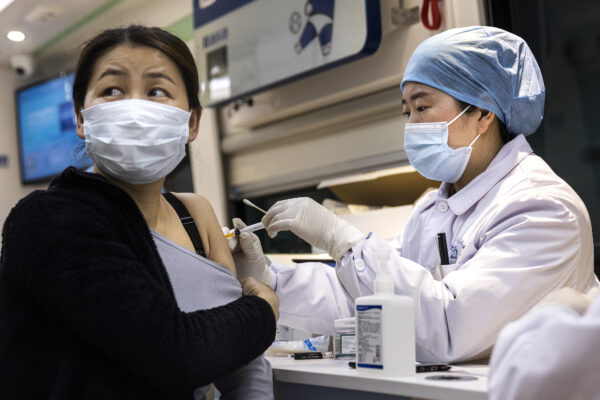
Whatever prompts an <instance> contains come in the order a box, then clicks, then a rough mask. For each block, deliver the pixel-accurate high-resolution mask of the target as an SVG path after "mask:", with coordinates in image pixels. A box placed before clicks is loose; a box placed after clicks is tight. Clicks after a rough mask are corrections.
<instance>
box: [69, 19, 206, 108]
mask: <svg viewBox="0 0 600 400" xmlns="http://www.w3.org/2000/svg"><path fill="white" fill-rule="evenodd" d="M122 44H129V45H138V46H148V47H153V48H155V49H157V50H160V51H162V52H163V53H165V54H166V55H167V56H168V57H169V58H171V60H173V62H174V63H175V64H176V65H177V67H178V68H179V72H180V73H181V76H182V78H183V82H184V83H185V88H186V91H187V98H188V104H189V107H190V109H193V108H198V107H200V100H198V90H199V82H198V69H197V68H196V63H195V61H194V57H193V56H192V53H191V52H190V49H189V48H188V46H187V45H186V44H185V42H183V40H181V39H179V38H178V37H177V36H175V35H173V34H172V33H169V32H167V31H165V30H164V29H161V28H157V27H147V26H143V25H129V26H126V27H122V28H115V29H107V30H105V31H103V32H101V33H100V34H99V35H97V36H96V37H94V38H92V39H91V40H89V41H88V42H86V43H85V44H84V46H83V49H82V50H81V53H80V54H79V60H78V61H77V66H76V67H75V80H74V82H73V104H74V106H75V110H77V111H79V110H81V109H82V108H83V103H84V101H85V94H86V92H87V90H88V85H89V83H90V78H91V76H92V71H93V70H94V67H95V65H96V61H98V58H100V57H101V56H102V55H103V54H105V53H106V52H107V51H109V50H110V49H112V48H114V47H116V46H119V45H122Z"/></svg>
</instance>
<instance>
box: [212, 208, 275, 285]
mask: <svg viewBox="0 0 600 400" xmlns="http://www.w3.org/2000/svg"><path fill="white" fill-rule="evenodd" d="M245 227H246V224H245V223H244V222H243V221H242V220H241V219H239V218H234V219H233V228H234V229H229V228H226V227H222V229H223V234H225V235H227V234H228V233H230V232H233V231H234V230H235V229H242V228H245ZM227 246H228V247H229V250H230V251H231V255H232V256H233V261H234V262H235V268H236V270H237V274H238V279H240V280H242V279H244V278H247V277H249V276H251V277H254V278H256V279H258V280H259V281H261V282H262V283H264V284H265V285H270V283H271V270H270V269H269V264H270V262H269V259H268V258H266V257H265V255H264V254H263V250H262V247H261V245H260V239H259V238H258V236H256V235H255V234H254V233H252V232H244V233H242V234H240V235H239V236H237V237H235V236H233V237H231V238H227Z"/></svg>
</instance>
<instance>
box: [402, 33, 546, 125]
mask: <svg viewBox="0 0 600 400" xmlns="http://www.w3.org/2000/svg"><path fill="white" fill-rule="evenodd" d="M406 82H418V83H423V84H425V85H428V86H432V87H434V88H436V89H438V90H441V91H442V92H444V93H447V94H449V95H450V96H452V97H454V98H455V99H457V100H460V101H463V102H465V103H469V104H472V105H474V106H477V107H480V108H483V109H484V110H488V111H492V112H493V113H494V114H496V115H497V116H498V118H499V119H500V121H502V122H503V123H504V126H506V129H507V130H508V131H509V132H510V133H511V134H513V135H515V136H516V135H518V134H521V133H522V134H524V135H529V134H531V133H533V132H535V130H536V129H537V128H538V127H539V126H540V124H541V122H542V118H543V116H544V98H545V91H546V89H545V88H544V81H543V80H542V73H541V72H540V68H539V66H538V64H537V62H536V61H535V58H534V57H533V54H532V53H531V50H529V46H527V43H525V41H524V40H523V39H521V38H520V37H518V36H517V35H514V34H512V33H510V32H506V31H504V30H502V29H499V28H494V27H490V26H472V27H467V28H455V29H449V30H447V31H444V32H442V33H439V34H437V35H435V36H432V37H430V38H429V39H427V40H425V41H424V42H422V43H421V44H420V45H419V46H418V47H417V49H416V50H415V52H414V53H413V54H412V56H411V57H410V60H409V61H408V65H407V66H406V71H405V72H404V76H403V78H402V83H401V84H400V87H401V89H402V90H404V84H405V83H406Z"/></svg>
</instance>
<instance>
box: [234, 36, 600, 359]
mask: <svg viewBox="0 0 600 400" xmlns="http://www.w3.org/2000/svg"><path fill="white" fill-rule="evenodd" d="M401 88H402V98H403V111H404V114H405V115H406V117H407V119H408V123H407V124H406V125H405V127H404V139H405V151H406V154H407V156H408V159H409V161H410V163H411V164H412V165H413V167H415V168H416V170H417V171H418V172H419V173H420V174H422V175H423V176H425V177H426V178H429V179H433V180H437V181H441V182H442V184H441V186H440V187H439V189H438V190H437V191H433V192H430V193H428V194H426V195H425V196H424V197H423V198H421V199H420V200H419V201H418V202H417V203H416V204H415V207H414V211H413V213H412V215H411V218H410V219H409V221H408V223H407V226H406V227H405V230H404V233H403V235H401V236H400V237H399V238H398V239H397V240H396V241H395V242H392V243H390V242H387V241H385V240H383V239H382V238H381V237H379V236H378V235H377V234H376V233H374V232H360V231H359V230H358V229H356V228H355V227H353V226H352V225H350V224H349V223H347V222H345V221H344V220H342V219H340V218H338V217H337V216H335V215H334V214H333V213H331V212H330V211H328V210H326V209H325V208H324V207H322V206H321V205H319V204H317V203H316V202H314V201H313V200H311V199H308V198H293V199H288V200H284V201H280V202H278V203H276V204H275V205H274V206H273V207H271V209H269V210H268V213H267V214H266V215H265V216H264V217H263V220H262V221H263V223H264V225H265V227H266V229H267V231H268V233H269V235H270V236H274V235H275V234H276V233H277V232H279V231H282V230H290V231H292V232H293V233H295V234H296V235H297V236H299V237H301V238H302V239H304V240H306V241H307V242H308V243H310V244H311V245H313V246H315V247H318V248H322V249H325V250H326V251H327V252H328V253H329V254H330V255H331V257H333V258H334V259H335V261H336V266H335V269H333V268H330V267H328V266H325V265H323V264H318V263H303V264H298V265H295V266H294V267H286V266H283V265H279V264H276V263H273V264H271V265H270V270H267V269H266V267H265V263H264V262H263V260H264V258H263V255H262V250H261V248H260V244H259V243H258V239H257V238H256V237H254V236H252V235H250V234H244V235H242V236H240V246H238V250H235V252H234V253H235V254H234V258H235V260H236V266H237V268H238V273H240V274H241V275H242V276H244V275H252V276H255V277H257V278H259V279H261V280H262V281H263V282H265V283H268V284H270V285H271V287H273V288H274V289H275V291H276V293H277V295H278V296H279V298H280V301H281V308H280V312H281V319H280V322H281V323H282V324H285V325H289V326H291V327H296V328H302V329H306V330H309V331H311V332H324V333H327V332H329V333H331V332H332V331H333V321H334V320H335V319H337V318H344V317H348V316H351V315H352V314H353V302H354V299H355V298H357V297H359V296H364V295H369V294H371V293H372V292H373V283H374V280H375V277H376V275H377V273H378V272H379V271H380V269H382V268H386V267H387V268H388V269H389V271H390V273H391V274H392V276H393V279H394V281H395V291H396V293H397V294H401V295H407V296H411V297H412V298H413V299H414V301H415V314H416V349H417V359H418V360H419V361H429V362H454V361H460V360H467V359H475V358H480V357H484V356H488V355H489V352H490V350H491V347H492V346H493V344H494V342H495V340H496V337H497V335H498V333H499V332H500V330H501V329H502V328H503V327H504V326H505V325H506V324H507V323H509V322H510V321H512V320H515V319H517V318H518V317H519V316H521V315H522V314H523V313H525V312H526V311H527V310H528V309H529V308H531V307H532V306H533V305H535V304H536V303H537V302H539V301H540V300H541V299H542V298H543V297H544V296H546V295H547V294H548V293H549V292H551V291H553V290H555V289H558V288H561V287H572V288H574V289H577V290H579V291H586V290H588V289H589V288H591V287H593V286H596V285H597V280H596V279H595V276H594V273H593V242H592V230H591V226H590V219H589V216H588V213H587V211H586V208H585V205H584V204H583V202H582V201H581V199H580V198H579V197H578V196H577V194H576V193H575V192H574V191H573V189H571V187H569V185H568V184H567V183H565V182H564V181H563V180H562V179H560V178H559V177H558V176H557V175H556V174H555V173H554V172H553V171H552V169H550V167H549V166H548V164H546V163H545V162H544V160H542V159H541V158H540V157H538V156H537V155H535V154H534V153H533V151H532V149H531V147H530V145H529V143H528V142H527V139H526V136H527V135H530V134H532V133H534V132H535V131H536V129H537V128H538V126H539V125H540V123H541V121H542V117H543V110H544V95H545V89H544V83H543V81H542V75H541V73H540V69H539V67H538V65H537V63H536V61H535V59H534V56H533V54H532V53H531V51H530V49H529V47H528V46H527V44H526V43H525V42H524V41H523V39H521V38H520V37H518V36H516V35H514V34H512V33H509V32H506V31H504V30H502V29H498V28H493V27H483V26H480V27H467V28H456V29H451V30H447V31H445V32H442V33H440V34H437V35H435V36H433V37H431V38H429V39H427V40H425V41H424V42H423V43H421V44H420V45H419V46H418V47H417V49H416V50H415V52H414V53H413V55H412V56H411V58H410V60H409V62H408V65H407V67H406V70H405V73H404V77H403V79H402V83H401ZM398 134H399V135H400V134H401V132H398ZM565 134H568V132H565ZM241 224H242V223H241V221H235V223H234V225H237V226H240V225H241ZM438 233H445V235H446V238H447V244H448V246H447V248H444V249H441V251H442V252H447V254H448V258H449V263H448V264H447V265H441V266H439V264H440V258H441V256H440V251H439V250H438V245H437V239H436V236H437V234H438Z"/></svg>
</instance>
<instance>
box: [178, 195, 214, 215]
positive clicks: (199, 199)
mask: <svg viewBox="0 0 600 400" xmlns="http://www.w3.org/2000/svg"><path fill="white" fill-rule="evenodd" d="M173 194H175V195H176V196H177V198H178V199H179V200H181V201H182V202H183V204H184V205H185V207H186V208H187V209H188V211H189V212H190V214H192V217H194V218H195V215H198V216H202V215H203V214H204V213H209V214H211V215H213V216H214V215H215V212H214V211H213V208H212V205H211V204H210V202H209V201H208V199H207V198H206V197H204V196H202V195H201V194H196V193H173Z"/></svg>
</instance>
